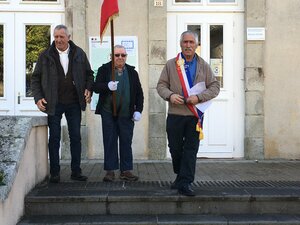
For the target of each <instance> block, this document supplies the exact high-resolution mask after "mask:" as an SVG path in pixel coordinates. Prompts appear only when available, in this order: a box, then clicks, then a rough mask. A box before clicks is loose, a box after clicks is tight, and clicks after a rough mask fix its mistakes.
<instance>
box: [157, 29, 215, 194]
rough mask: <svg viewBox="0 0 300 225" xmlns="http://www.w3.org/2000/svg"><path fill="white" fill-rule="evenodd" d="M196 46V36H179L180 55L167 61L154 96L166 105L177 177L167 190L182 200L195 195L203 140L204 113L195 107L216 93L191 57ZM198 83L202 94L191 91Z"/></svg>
mask: <svg viewBox="0 0 300 225" xmlns="http://www.w3.org/2000/svg"><path fill="white" fill-rule="evenodd" d="M197 46H198V36H197V34H196V33H194V32H192V31H185V32H183V33H182V34H181V36H180V47H181V52H180V53H178V55H177V56H176V57H175V58H172V59H170V60H168V62H167V63H166V65H165V66H164V69H163V71H162V72H161V75H160V78H159V81H158V83H157V87H156V89H157V92H158V94H159V95H160V96H161V97H162V98H163V99H164V100H166V101H168V102H169V108H168V117H167V124H166V126H167V127H166V130H167V136H168V144H169V150H170V153H171V157H172V163H173V171H174V173H175V174H176V175H177V176H176V179H175V181H174V182H173V184H172V186H171V188H172V189H177V190H178V192H179V194H182V195H186V196H194V195H195V192H194V190H193V189H192V188H191V183H192V182H193V181H194V177H195V167H196V160H197V152H198V148H199V143H200V139H202V138H203V131H202V125H203V119H204V112H202V111H200V110H199V109H198V108H197V107H196V105H198V104H199V103H204V102H207V101H209V100H211V99H213V98H215V97H216V96H217V95H218V94H219V92H220V84H219V82H218V81H217V80H216V78H215V76H214V74H213V72H212V70H211V68H210V66H209V64H208V63H207V62H205V61H204V60H203V59H202V58H201V57H200V56H198V55H197V54H196V53H195V51H196V48H197ZM201 83H203V84H204V85H205V89H204V90H203V91H201V92H199V93H195V92H194V91H193V92H192V91H191V90H192V89H193V87H196V86H198V85H199V84H201Z"/></svg>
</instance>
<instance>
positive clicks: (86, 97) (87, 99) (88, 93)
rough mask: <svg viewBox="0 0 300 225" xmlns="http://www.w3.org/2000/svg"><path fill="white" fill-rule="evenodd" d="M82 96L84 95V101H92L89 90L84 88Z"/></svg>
mask: <svg viewBox="0 0 300 225" xmlns="http://www.w3.org/2000/svg"><path fill="white" fill-rule="evenodd" d="M84 96H85V101H86V103H91V101H92V98H91V97H92V94H91V92H90V91H89V90H87V89H85V91H84Z"/></svg>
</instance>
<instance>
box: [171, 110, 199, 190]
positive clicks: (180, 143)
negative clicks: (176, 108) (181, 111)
mask: <svg viewBox="0 0 300 225" xmlns="http://www.w3.org/2000/svg"><path fill="white" fill-rule="evenodd" d="M197 122H198V119H197V118H196V117H194V116H179V115H171V114H169V115H168V117H167V136H168V142H169V149H170V153H171V157H172V165H173V171H174V173H175V174H177V181H178V182H177V184H178V186H179V187H180V186H184V185H187V184H190V183H192V182H193V181H194V178H195V169H196V160H197V152H198V148H199V143H200V141H199V132H197V131H196V124H197Z"/></svg>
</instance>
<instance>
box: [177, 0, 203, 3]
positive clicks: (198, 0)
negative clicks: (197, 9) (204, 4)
mask: <svg viewBox="0 0 300 225" xmlns="http://www.w3.org/2000/svg"><path fill="white" fill-rule="evenodd" d="M175 2H176V3H178V2H201V0H175Z"/></svg>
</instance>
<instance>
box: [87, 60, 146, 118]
mask: <svg viewBox="0 0 300 225" xmlns="http://www.w3.org/2000/svg"><path fill="white" fill-rule="evenodd" d="M111 66H112V65H111V62H109V63H106V64H103V65H102V66H101V67H99V68H98V73H97V77H96V81H95V83H94V86H93V91H94V92H95V93H98V94H99V101H98V104H97V107H96V111H95V113H96V114H100V105H101V104H102V103H103V102H104V99H105V98H106V97H107V96H109V95H112V91H111V90H109V88H108V82H110V81H111ZM125 66H126V68H127V71H128V77H129V85H130V105H129V111H130V116H131V117H132V115H133V113H134V112H135V111H138V112H140V113H141V112H142V111H143V108H144V94H143V89H142V86H141V82H140V79H139V76H138V73H137V72H136V70H135V69H134V68H135V67H133V66H130V65H128V64H125Z"/></svg>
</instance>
